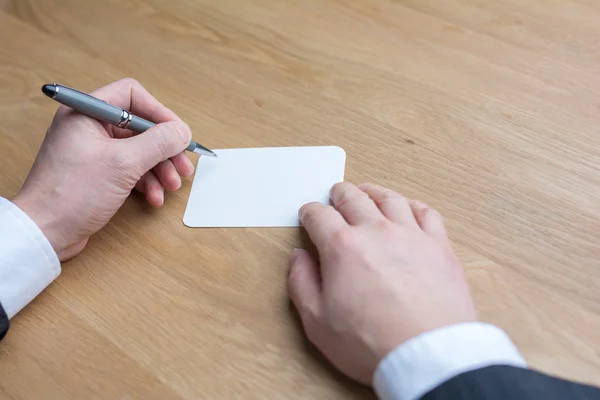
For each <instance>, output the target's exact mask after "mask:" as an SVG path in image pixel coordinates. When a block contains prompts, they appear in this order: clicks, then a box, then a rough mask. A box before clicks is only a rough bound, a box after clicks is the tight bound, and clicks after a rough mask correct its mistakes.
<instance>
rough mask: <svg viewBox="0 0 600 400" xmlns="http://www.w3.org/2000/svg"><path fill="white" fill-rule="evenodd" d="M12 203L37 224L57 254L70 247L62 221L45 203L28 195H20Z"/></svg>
mask: <svg viewBox="0 0 600 400" xmlns="http://www.w3.org/2000/svg"><path fill="white" fill-rule="evenodd" d="M12 202H13V204H15V205H16V206H17V207H19V208H20V209H21V211H23V212H24V213H25V214H27V216H28V217H29V218H31V220H32V221H33V222H35V224H36V225H37V226H38V228H40V230H41V231H42V233H43V234H44V236H45V237H46V239H48V242H50V245H51V246H52V248H53V249H54V251H55V252H56V253H57V254H60V253H61V252H63V251H64V250H65V249H66V248H67V247H68V243H67V241H66V239H65V237H64V234H63V232H62V231H61V228H60V227H61V225H62V224H61V222H60V220H61V219H60V218H59V217H58V216H57V215H55V214H54V213H53V212H52V211H49V208H48V207H47V206H46V205H45V204H44V202H43V201H40V199H38V198H35V197H33V196H28V195H27V194H26V193H19V194H18V195H17V196H16V197H15V198H14V199H13V201H12Z"/></svg>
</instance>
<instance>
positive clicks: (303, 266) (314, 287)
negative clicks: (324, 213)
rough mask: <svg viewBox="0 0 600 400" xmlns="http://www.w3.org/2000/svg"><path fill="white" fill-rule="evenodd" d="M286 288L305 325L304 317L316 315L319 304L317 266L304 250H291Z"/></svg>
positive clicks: (319, 287)
mask: <svg viewBox="0 0 600 400" xmlns="http://www.w3.org/2000/svg"><path fill="white" fill-rule="evenodd" d="M288 290H289V294H290V298H291V299H292V302H293V303H294V305H295V306H296V308H297V309H298V312H299V313H300V316H301V317H302V322H303V323H304V324H305V327H306V322H307V321H306V318H307V317H314V316H316V314H318V313H319V307H320V304H321V277H320V274H319V266H318V265H317V262H316V261H315V259H314V258H313V257H312V256H311V255H310V253H308V252H307V251H306V250H302V249H294V251H293V252H292V256H291V258H290V274H289V276H288Z"/></svg>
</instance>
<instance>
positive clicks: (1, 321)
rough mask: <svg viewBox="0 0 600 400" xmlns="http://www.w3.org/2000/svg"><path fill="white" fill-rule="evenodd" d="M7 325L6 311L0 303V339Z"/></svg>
mask: <svg viewBox="0 0 600 400" xmlns="http://www.w3.org/2000/svg"><path fill="white" fill-rule="evenodd" d="M9 325H10V323H9V321H8V316H7V315H6V312H4V308H3V307H2V304H0V340H2V339H4V336H6V332H8V327H9Z"/></svg>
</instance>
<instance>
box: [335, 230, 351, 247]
mask: <svg viewBox="0 0 600 400" xmlns="http://www.w3.org/2000/svg"><path fill="white" fill-rule="evenodd" d="M332 242H333V245H334V246H335V247H336V248H338V249H351V248H354V247H355V246H356V244H357V237H356V234H355V233H354V232H353V231H352V230H350V229H340V230H338V231H337V232H335V233H334V234H333V238H332Z"/></svg>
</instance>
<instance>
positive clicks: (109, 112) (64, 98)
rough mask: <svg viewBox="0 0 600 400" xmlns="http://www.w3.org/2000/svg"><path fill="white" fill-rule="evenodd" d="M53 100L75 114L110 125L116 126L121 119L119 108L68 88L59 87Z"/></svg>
mask: <svg viewBox="0 0 600 400" xmlns="http://www.w3.org/2000/svg"><path fill="white" fill-rule="evenodd" d="M54 100H56V101H58V102H59V103H61V104H64V105H65V106H67V107H70V108H72V109H73V110H75V111H77V112H80V113H82V114H84V115H88V116H90V117H92V118H95V119H98V120H100V121H105V122H108V123H110V124H112V125H116V124H118V123H119V121H120V119H121V113H122V111H121V109H120V108H119V107H116V106H113V105H112V104H108V103H106V102H104V101H102V100H98V99H96V98H94V97H91V96H85V95H84V96H82V95H81V92H78V91H77V90H73V89H71V88H68V87H64V86H61V87H60V90H59V91H58V93H56V95H55V96H54Z"/></svg>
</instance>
